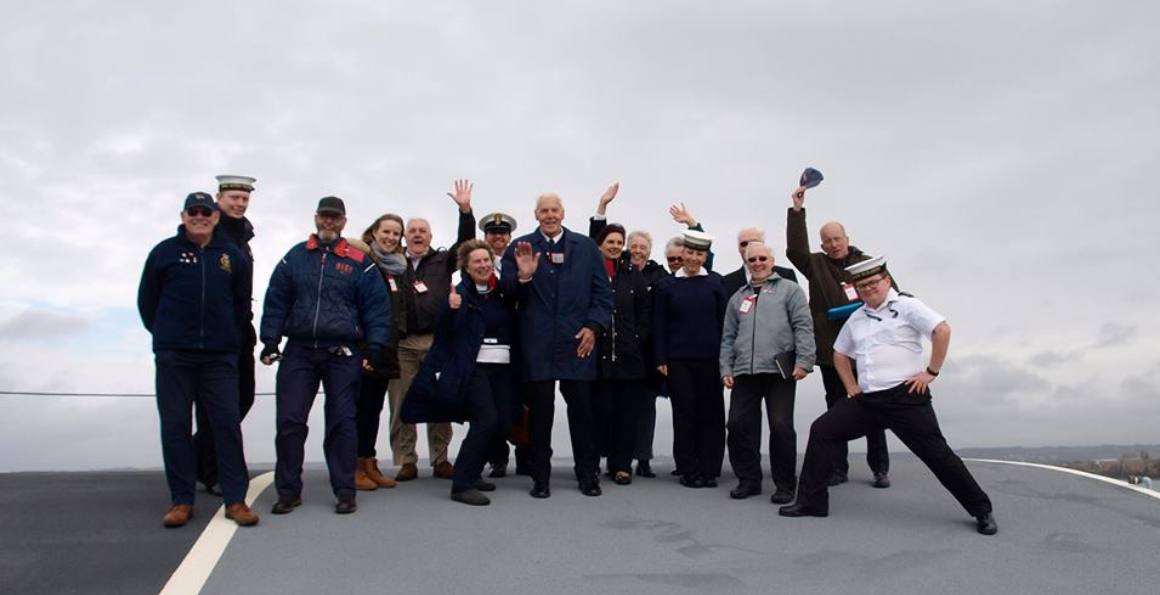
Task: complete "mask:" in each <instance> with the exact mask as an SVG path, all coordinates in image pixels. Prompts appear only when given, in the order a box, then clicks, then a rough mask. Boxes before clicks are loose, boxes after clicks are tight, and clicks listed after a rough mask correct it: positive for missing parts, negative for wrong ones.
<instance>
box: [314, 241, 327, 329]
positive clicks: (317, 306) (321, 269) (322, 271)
mask: <svg viewBox="0 0 1160 595" xmlns="http://www.w3.org/2000/svg"><path fill="white" fill-rule="evenodd" d="M326 254H327V253H326V252H323V253H322V258H321V259H319V261H318V297H317V299H315V300H314V329H313V333H314V348H315V349H317V348H318V314H319V313H320V312H321V310H322V278H323V277H325V276H326Z"/></svg>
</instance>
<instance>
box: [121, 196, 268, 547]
mask: <svg viewBox="0 0 1160 595" xmlns="http://www.w3.org/2000/svg"><path fill="white" fill-rule="evenodd" d="M219 217H220V214H219V213H218V209H217V204H216V203H214V201H213V199H212V198H210V195H208V194H206V193H204V192H194V193H193V194H190V195H189V196H187V197H186V199H185V207H184V209H183V210H182V212H181V226H180V227H179V228H178V230H177V236H176V237H172V238H169V239H167V240H165V241H163V242H161V243H160V244H158V245H157V247H155V248H154V249H153V251H152V252H150V253H149V257H148V259H146V261H145V270H144V272H143V273H142V275H141V285H140V288H139V290H138V293H137V308H138V310H139V311H140V313H141V321H142V322H143V323H144V324H145V328H146V329H148V330H149V332H150V333H151V334H152V335H153V352H154V354H155V355H156V362H157V411H158V414H159V416H160V418H161V452H162V454H163V455H164V459H165V477H166V480H167V481H168V483H169V495H170V500H171V503H172V506H171V507H170V509H169V512H167V513H166V514H165V518H164V519H163V523H164V524H165V526H166V527H180V526H182V525H185V524H186V523H188V522H189V519H190V518H192V517H193V501H194V494H195V492H196V487H197V457H196V454H195V449H194V443H193V437H192V436H191V435H190V431H191V430H192V425H193V424H192V419H191V417H192V416H191V410H192V407H193V404H194V403H195V402H196V403H197V404H198V407H199V408H200V409H202V410H203V411H204V412H205V416H206V420H207V421H206V423H207V424H208V426H209V427H212V428H213V436H214V441H215V445H216V449H215V450H216V457H217V461H216V463H217V468H218V473H219V476H220V478H221V491H222V494H223V496H224V500H225V504H226V518H229V519H232V520H233V521H234V522H235V523H237V524H238V525H243V526H248V525H254V524H257V522H258V515H256V514H254V513H253V512H252V511H251V510H250V508H249V507H248V506H246V502H245V497H246V490H247V489H249V482H250V480H249V473H248V471H247V470H246V461H245V457H244V455H243V452H242V430H241V419H240V415H239V411H238V350H239V347H240V346H241V344H242V343H244V338H243V337H242V336H241V335H242V332H241V331H240V329H241V328H242V327H243V326H244V325H246V324H248V323H249V318H248V313H249V311H250V304H249V299H250V282H251V280H252V275H251V273H250V270H249V267H250V265H249V261H248V260H247V259H246V258H245V256H244V255H243V254H242V252H241V251H240V250H238V248H237V247H236V246H234V245H232V244H230V243H229V242H226V241H225V240H224V239H222V238H221V237H220V236H217V235H215V234H214V228H215V227H216V226H217V224H218V218H219ZM199 425H200V424H199Z"/></svg>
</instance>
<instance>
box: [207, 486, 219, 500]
mask: <svg viewBox="0 0 1160 595" xmlns="http://www.w3.org/2000/svg"><path fill="white" fill-rule="evenodd" d="M205 491H206V493H207V494H209V495H211V496H217V497H218V498H221V497H222V489H221V488H220V487H218V485H217V484H216V483H207V484H205Z"/></svg>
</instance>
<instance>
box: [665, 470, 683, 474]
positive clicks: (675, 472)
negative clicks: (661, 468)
mask: <svg viewBox="0 0 1160 595" xmlns="http://www.w3.org/2000/svg"><path fill="white" fill-rule="evenodd" d="M684 474H685V473H684V472H683V471H681V470H680V469H673V470H672V471H669V475H684Z"/></svg>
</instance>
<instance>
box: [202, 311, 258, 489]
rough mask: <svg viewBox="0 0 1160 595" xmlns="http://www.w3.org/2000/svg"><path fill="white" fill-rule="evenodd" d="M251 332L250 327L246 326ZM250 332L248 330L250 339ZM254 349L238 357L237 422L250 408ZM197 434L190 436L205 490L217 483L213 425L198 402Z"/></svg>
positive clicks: (249, 347) (245, 350) (253, 387)
mask: <svg viewBox="0 0 1160 595" xmlns="http://www.w3.org/2000/svg"><path fill="white" fill-rule="evenodd" d="M250 329H253V326H252V325H251V326H250ZM250 336H254V335H253V334H252V330H251V335H250ZM255 386H256V385H255V381H254V345H253V344H250V345H249V346H248V347H242V350H241V352H240V353H239V354H238V412H239V413H240V414H241V417H240V419H242V420H244V419H246V414H247V413H249V412H250V408H251V407H253V406H254V392H255ZM195 413H196V417H197V433H195V434H194V435H193V448H194V450H195V451H196V452H197V480H198V481H200V482H201V483H202V484H204V485H205V486H206V487H210V486H215V485H217V483H218V464H217V450H216V449H215V448H214V442H215V439H214V436H213V424H212V423H210V419H209V406H208V405H206V404H204V403H201V402H198V403H197V407H196V409H195Z"/></svg>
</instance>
